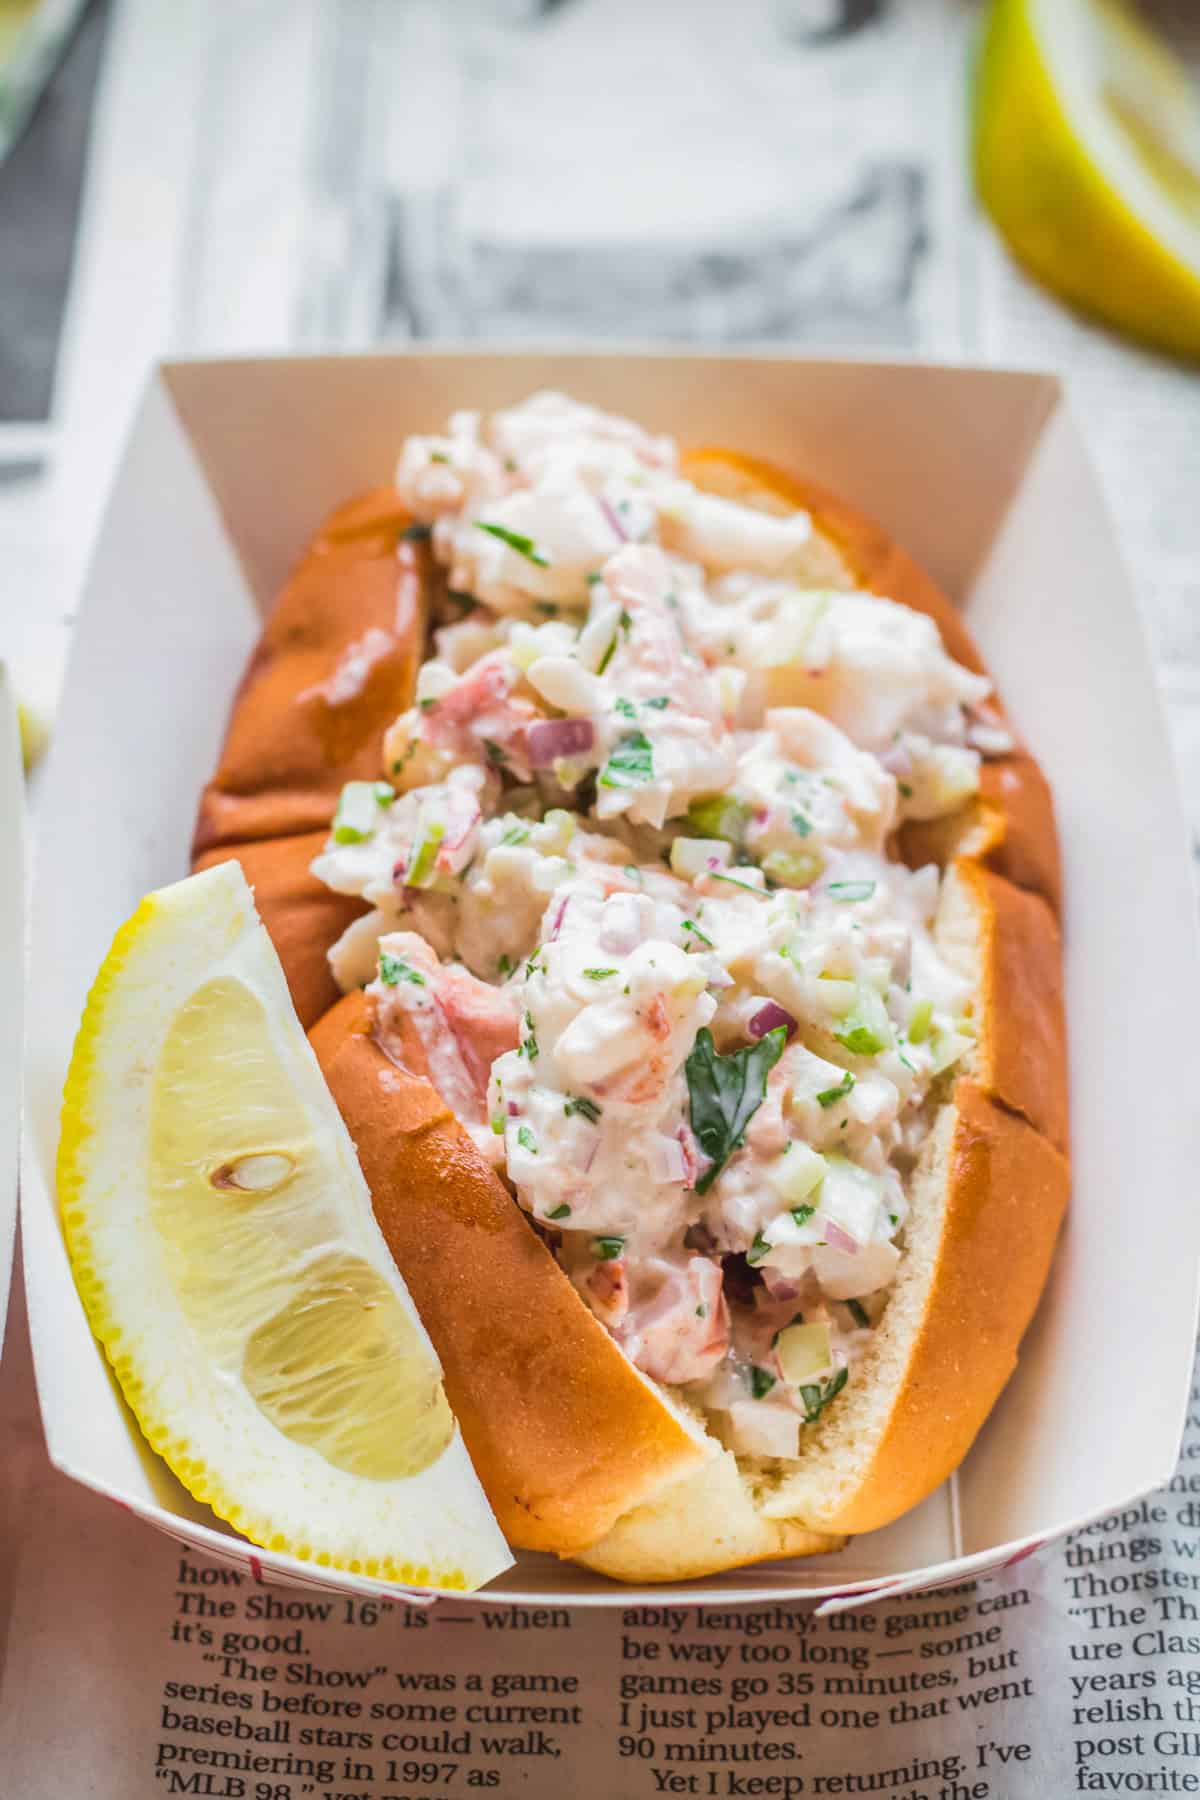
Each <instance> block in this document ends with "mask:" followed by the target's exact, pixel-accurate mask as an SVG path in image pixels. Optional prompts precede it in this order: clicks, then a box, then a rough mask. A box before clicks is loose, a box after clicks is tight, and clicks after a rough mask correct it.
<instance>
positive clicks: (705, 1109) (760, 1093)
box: [684, 1025, 787, 1194]
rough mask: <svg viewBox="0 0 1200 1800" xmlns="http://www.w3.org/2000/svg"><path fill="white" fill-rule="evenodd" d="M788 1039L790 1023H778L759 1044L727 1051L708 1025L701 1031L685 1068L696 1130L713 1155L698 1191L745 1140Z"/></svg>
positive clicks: (708, 1184)
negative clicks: (721, 1050) (720, 1048)
mask: <svg viewBox="0 0 1200 1800" xmlns="http://www.w3.org/2000/svg"><path fill="white" fill-rule="evenodd" d="M786 1042H787V1032H786V1030H785V1028H784V1027H783V1026H782V1025H777V1026H776V1027H775V1029H774V1031H768V1032H767V1034H766V1036H765V1037H762V1038H760V1039H759V1041H758V1043H757V1044H748V1045H746V1046H745V1048H744V1049H741V1050H733V1051H731V1052H730V1054H729V1055H728V1056H721V1055H720V1054H719V1052H718V1051H717V1048H716V1045H715V1044H714V1043H713V1035H712V1032H711V1031H709V1030H708V1028H707V1026H703V1027H701V1029H700V1030H699V1031H698V1032H697V1033H696V1042H695V1044H694V1045H693V1046H692V1049H691V1051H690V1052H689V1054H688V1058H687V1061H686V1062H685V1064H684V1069H685V1072H686V1075H687V1084H688V1100H689V1107H690V1114H691V1122H692V1130H693V1131H694V1132H695V1134H696V1138H697V1141H698V1142H699V1145H700V1148H701V1149H702V1150H703V1152H704V1154H705V1156H707V1157H708V1158H709V1159H710V1160H709V1167H708V1168H707V1169H706V1170H705V1172H704V1174H703V1175H701V1177H700V1178H699V1180H698V1181H697V1182H696V1184H695V1186H696V1192H697V1193H698V1194H705V1193H707V1192H708V1190H709V1188H710V1187H711V1186H712V1184H713V1182H714V1181H715V1180H716V1178H717V1176H718V1175H719V1174H720V1173H721V1170H722V1169H723V1168H724V1167H725V1164H726V1163H727V1162H728V1161H729V1158H730V1157H731V1156H732V1155H733V1153H734V1151H735V1150H737V1149H739V1148H740V1147H741V1145H742V1143H743V1142H744V1141H745V1136H746V1127H747V1125H749V1123H750V1121H751V1119H752V1118H753V1117H754V1115H755V1113H756V1112H757V1111H758V1109H759V1107H760V1106H761V1105H762V1103H763V1101H764V1100H765V1099H766V1095H767V1076H768V1075H769V1074H770V1072H771V1070H772V1069H773V1068H774V1067H775V1064H776V1063H777V1062H778V1061H779V1058H780V1057H781V1056H782V1055H783V1047H784V1044H785V1043H786Z"/></svg>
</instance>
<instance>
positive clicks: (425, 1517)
mask: <svg viewBox="0 0 1200 1800" xmlns="http://www.w3.org/2000/svg"><path fill="white" fill-rule="evenodd" d="M58 1193H59V1204H60V1207H61V1210H62V1218H63V1226H64V1230H65V1233H66V1239H67V1246H68V1250H69V1253H70V1257H71V1262H72V1266H73V1269H74V1273H75V1280H76V1284H77V1286H78V1288H79V1292H80V1295H81V1296H82V1298H83V1301H84V1304H85V1306H86V1307H87V1310H88V1314H89V1316H90V1319H91V1323H92V1328H93V1330H94V1331H95V1333H96V1335H97V1337H98V1338H99V1339H100V1341H101V1343H102V1344H103V1345H104V1348H105V1350H106V1352H107V1354H108V1358H109V1361H110V1362H111V1364H112V1366H113V1368H114V1370H115V1371H116V1375H117V1378H118V1380H119V1381H120V1384H121V1387H122V1389H123V1391H124V1394H125V1398H126V1400H127V1401H128V1402H129V1405H130V1406H131V1408H132V1409H133V1411H134V1413H135V1414H136V1415H137V1418H138V1421H139V1423H140V1424H141V1427H142V1430H143V1432H144V1433H145V1435H146V1437H147V1438H148V1440H149V1442H150V1443H151V1444H152V1445H153V1447H154V1448H155V1449H156V1450H157V1451H159V1452H160V1454H161V1455H162V1456H163V1457H164V1458H165V1460H166V1461H167V1463H169V1465H170V1466H171V1468H172V1469H173V1470H174V1472H175V1474H176V1475H177V1476H178V1477H179V1479H180V1481H181V1482H182V1483H183V1484H184V1486H185V1487H186V1488H187V1489H188V1490H189V1492H191V1493H192V1494H194V1495H195V1496H196V1498H197V1499H199V1500H203V1501H206V1502H207V1503H208V1505H209V1506H211V1507H212V1508H213V1509H214V1511H215V1512H217V1513H219V1514H220V1515H221V1517H222V1518H225V1519H228V1520H229V1521H230V1522H231V1523H232V1524H233V1525H236V1526H237V1528H238V1529H239V1530H240V1531H242V1532H244V1533H245V1535H246V1536H247V1537H248V1538H250V1539H252V1540H253V1541H254V1542H255V1543H258V1544H262V1545H264V1546H266V1547H267V1548H270V1549H273V1550H282V1551H286V1552H289V1553H291V1554H292V1555H294V1556H297V1557H300V1558H302V1559H304V1560H311V1561H313V1562H315V1563H319V1564H322V1565H325V1566H329V1567H333V1568H339V1569H349V1570H353V1571H356V1572H361V1573H363V1574H366V1575H371V1576H377V1577H380V1578H383V1579H386V1580H393V1581H404V1582H408V1583H412V1584H416V1585H420V1586H432V1587H444V1588H452V1589H459V1590H462V1589H470V1588H474V1587H478V1586H479V1585H480V1584H481V1583H482V1582H484V1581H487V1580H489V1579H490V1578H491V1577H492V1576H493V1575H496V1574H498V1573H499V1572H500V1571H501V1570H502V1569H504V1568H506V1567H507V1566H508V1565H509V1563H510V1562H511V1560H512V1559H511V1557H510V1555H509V1553H508V1550H507V1547H506V1545H505V1543H504V1540H503V1538H502V1537H501V1535H500V1532H499V1528H498V1527H497V1525H496V1523H495V1520H494V1518H493V1517H492V1514H491V1510H490V1508H489V1507H488V1504H487V1501H486V1499H485V1498H484V1495H483V1492H482V1489H481V1488H480V1486H479V1483H478V1481H477V1479H476V1476H475V1473H474V1470H473V1469H472V1467H471V1463H470V1460H469V1458H468V1456H467V1452H466V1449H465V1448H464V1445H463V1442H462V1438H461V1436H460V1434H459V1432H458V1429H457V1426H456V1424H455V1421H454V1418H453V1415H452V1414H451V1412H450V1408H449V1405H448V1404H447V1401H446V1396H445V1393H444V1392H443V1389H442V1380H441V1371H440V1369H439V1366H438V1363H437V1359H436V1357H435V1355H434V1352H433V1349H432V1347H431V1345H430V1343H429V1340H428V1338H427V1337H426V1335H425V1332H424V1329H423V1327H422V1326H421V1323H420V1320H419V1319H418V1317H417V1313H416V1310H415V1308H414V1306H413V1303H412V1301H411V1299H410V1298H409V1295H408V1292H407V1290H406V1288H405V1286H404V1283H403V1282H402V1280H401V1279H400V1276H399V1275H398V1273H397V1271H396V1269H395V1266H394V1264H393V1263H392V1259H391V1256H390V1254H389V1252H388V1249H387V1246H386V1244H385V1243H384V1240H383V1237H382V1235H381V1234H380V1231H379V1228H378V1226H377V1225H376V1223H375V1218H374V1214H373V1213H372V1210H371V1201H370V1195H369V1193H368V1191H367V1187H366V1183H365V1182H364V1180H363V1176H362V1172H361V1170H360V1169H359V1166H358V1161H357V1158H356V1156H355V1153H354V1147H353V1144H352V1143H351V1141H350V1137H349V1134H348V1133H347V1131H346V1128H345V1126H344V1124H343V1123H342V1119H341V1116H340V1114H339V1113H338V1111H337V1108H336V1107H335V1105H334V1102H333V1100H332V1098H331V1096H330V1094H329V1092H328V1089H327V1088H326V1086H325V1082H324V1079H323V1078H322V1075H321V1072H320V1069H319V1068H318V1066H317V1062H316V1058H315V1057H314V1056H313V1053H312V1050H311V1048H310V1046H309V1044H308V1040H307V1039H306V1037H305V1035H304V1032H303V1030H302V1029H301V1026H300V1023H299V1021H298V1019H297V1018H296V1015H295V1012H294V1011H293V1009H292V1003H291V999H290V997H289V995H288V991H287V986H286V983H285V981H284V977H283V971H282V969H281V968H280V966H279V960H278V958H277V956H276V954H275V951H274V948H273V947H272V945H271V942H270V939H269V938H268V936H267V934H266V931H265V930H264V928H263V926H262V924H261V923H260V921H259V919H258V915H257V913H256V912H255V910H254V903H253V899H252V897H251V893H250V889H249V888H248V887H247V885H246V881H245V878H244V877H243V875H242V871H241V868H240V867H239V865H238V864H236V863H224V864H222V865H220V866H219V867H217V868H215V869H211V870H208V871H206V872H205V873H204V874H202V875H194V876H192V877H191V879H190V880H187V881H181V882H179V883H178V884H177V885H176V886H174V887H168V888H163V889H160V890H159V891H158V892H157V893H153V894H150V895H148V897H147V898H146V899H145V900H144V901H143V902H142V904H141V906H139V908H138V910H137V911H136V912H135V913H134V915H133V917H132V918H131V919H130V920H129V922H128V923H127V924H126V925H124V926H123V927H122V928H121V930H120V931H119V932H118V933H117V936H116V938H115V939H114V942H113V945H112V949H111V950H110V951H109V954H108V956H107V958H106V960H105V962H104V965H103V967H102V968H101V970H100V973H99V976H98V977H97V979H96V983H95V985H94V987H93V988H92V992H91V994H90V996H89V998H88V1003H87V1008H86V1011H85V1013H84V1017H83V1022H82V1024H81V1026H80V1030H79V1035H78V1038H77V1039H76V1043H75V1051H74V1055H73V1057H72V1060H71V1067H70V1071H69V1074H68V1076H67V1083H66V1091H65V1095H64V1101H63V1113H62V1135H61V1139H60V1143H59V1154H58Z"/></svg>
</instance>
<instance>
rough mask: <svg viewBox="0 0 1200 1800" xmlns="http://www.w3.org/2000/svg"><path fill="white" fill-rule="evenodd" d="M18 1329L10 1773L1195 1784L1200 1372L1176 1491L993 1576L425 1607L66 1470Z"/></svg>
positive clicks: (9, 1454)
mask: <svg viewBox="0 0 1200 1800" xmlns="http://www.w3.org/2000/svg"><path fill="white" fill-rule="evenodd" d="M23 1333H24V1320H23V1311H22V1308H21V1307H20V1305H19V1303H14V1317H13V1320H12V1324H11V1329H10V1340H9V1345H8V1350H7V1354H6V1357H5V1361H4V1364H3V1366H2V1370H0V1468H2V1469H3V1470H4V1478H3V1480H2V1481H0V1533H2V1535H0V1544H2V1545H3V1550H2V1551H0V1630H2V1629H3V1627H4V1625H5V1623H6V1624H7V1633H6V1639H7V1658H6V1662H5V1664H4V1665H3V1666H2V1667H0V1684H2V1693H3V1705H2V1707H0V1771H3V1772H4V1779H3V1784H2V1785H3V1791H4V1793H5V1795H6V1797H10V1800H50V1797H51V1796H54V1797H55V1800H58V1797H60V1796H62V1797H64V1800H65V1797H67V1796H70V1800H84V1796H88V1797H93V1796H94V1797H95V1800H150V1796H152V1795H154V1796H156V1795H163V1794H201V1795H219V1796H224V1797H227V1800H302V1797H303V1796H309V1795H311V1796H314V1797H315V1800H351V1797H353V1800H466V1797H468V1796H470V1795H471V1794H472V1793H474V1792H485V1791H490V1792H491V1793H493V1794H496V1795H497V1796H499V1797H500V1800H508V1797H509V1796H514V1797H515V1796H522V1797H524V1796H528V1800H562V1797H563V1796H565V1795H571V1796H572V1797H573V1800H643V1796H645V1797H646V1800H649V1797H650V1796H653V1795H659V1794H692V1795H697V1796H705V1797H714V1796H722V1797H724V1796H729V1797H731V1800H732V1797H733V1796H737V1795H777V1796H780V1797H781V1800H785V1797H786V1800H790V1797H791V1796H798V1795H804V1796H815V1795H855V1794H885V1795H891V1796H893V1797H897V1800H1033V1797H1034V1796H1038V1797H1039V1800H1049V1797H1051V1796H1053V1797H1056V1800H1057V1797H1059V1796H1063V1797H1065V1796H1066V1795H1068V1794H1075V1793H1081V1794H1087V1793H1097V1794H1100V1793H1103V1794H1194V1793H1200V1388H1196V1389H1194V1390H1193V1401H1194V1406H1193V1410H1192V1414H1191V1418H1190V1421H1189V1427H1188V1436H1187V1439H1186V1442H1185V1444H1184V1449H1183V1455H1182V1458H1181V1460H1180V1464H1179V1469H1178V1473H1177V1474H1176V1475H1175V1477H1174V1478H1173V1480H1172V1481H1171V1483H1170V1485H1169V1486H1168V1488H1167V1489H1166V1490H1164V1491H1163V1492H1162V1493H1160V1494H1156V1495H1154V1496H1153V1497H1152V1498H1150V1499H1147V1500H1142V1501H1139V1502H1137V1503H1136V1504H1134V1505H1132V1506H1130V1507H1129V1508H1127V1509H1126V1510H1125V1511H1124V1512H1122V1513H1121V1514H1119V1515H1116V1516H1114V1517H1112V1518H1110V1519H1105V1520H1102V1521H1101V1522H1100V1523H1098V1524H1095V1525H1091V1526H1089V1527H1087V1528H1086V1529H1085V1530H1084V1531H1081V1532H1079V1533H1077V1534H1075V1535H1074V1536H1073V1537H1071V1538H1070V1539H1068V1540H1067V1541H1066V1542H1064V1543H1060V1544H1055V1545H1053V1546H1048V1547H1046V1548H1045V1549H1043V1550H1042V1551H1040V1552H1039V1553H1038V1554H1036V1555H1035V1556H1032V1557H1027V1558H1025V1559H1024V1560H1023V1561H1021V1562H1020V1563H1019V1564H1018V1565H1017V1566H1015V1567H1013V1568H1010V1569H1008V1570H1007V1571H1005V1572H1004V1573H1003V1574H1001V1575H999V1576H997V1577H995V1578H992V1579H988V1580H983V1581H971V1582H963V1583H959V1584H956V1585H954V1586H951V1587H945V1588H942V1589H940V1590H939V1591H937V1592H931V1593H925V1594H917V1595H912V1594H910V1595H906V1596H905V1597H904V1598H903V1599H901V1600H892V1601H881V1602H878V1603H877V1604H875V1605H873V1606H869V1607H864V1608H860V1609H853V1610H848V1611H844V1612H840V1613H836V1614H833V1615H832V1616H828V1617H819V1616H817V1615H816V1614H815V1613H814V1611H813V1609H812V1607H811V1606H804V1605H796V1604H790V1603H789V1604H787V1605H780V1604H770V1605H763V1606H757V1607H750V1608H741V1607H727V1606H707V1607H693V1606H685V1605H681V1604H679V1601H678V1597H677V1596H676V1597H674V1598H673V1597H672V1592H671V1590H670V1588H664V1589H663V1590H662V1593H661V1598H658V1597H656V1599H655V1601H654V1603H653V1604H649V1605H647V1604H637V1605H625V1604H622V1603H621V1599H620V1596H619V1594H617V1595H616V1596H615V1603H614V1604H613V1605H612V1606H607V1607H602V1608H597V1607H587V1608H584V1607H578V1608H569V1607H566V1606H557V1605H554V1604H550V1603H543V1604H539V1605H537V1606H519V1605H514V1604H511V1603H505V1604H490V1605H485V1604H470V1603H465V1602H457V1601H449V1600H445V1601H442V1600H439V1601H437V1602H436V1603H435V1604H434V1605H433V1606H432V1607H431V1608H423V1607H417V1606H412V1605H410V1604H408V1603H406V1602H405V1601H402V1600H399V1599H397V1600H395V1601H390V1600H371V1599H362V1598H352V1597H349V1596H345V1595H339V1594H334V1593H330V1592H328V1591H327V1590H322V1589H318V1588H316V1587H305V1588H286V1587H277V1586H274V1585H266V1584H264V1583H263V1582H262V1581H261V1580H256V1579H255V1578H254V1575H253V1573H252V1574H251V1575H250V1576H247V1575H246V1574H245V1573H244V1572H242V1571H241V1570H239V1569H234V1568H230V1567H227V1566H225V1565H224V1564H223V1563H219V1562H213V1561H209V1560H207V1559H205V1558H204V1557H203V1556H200V1555H198V1554H197V1553H196V1552H195V1551H194V1550H191V1549H189V1548H187V1547H186V1546H183V1545H180V1544H178V1543H175V1542H174V1541H172V1540H171V1539H169V1538H168V1537H166V1536H163V1535H159V1534H158V1533H157V1532H155V1531H153V1530H151V1529H150V1528H149V1527H148V1526H146V1525H145V1524H144V1523H142V1522H141V1521H140V1520H138V1519H135V1518H134V1517H132V1516H131V1515H128V1514H126V1513H124V1512H123V1511H122V1510H120V1509H119V1508H118V1507H116V1506H114V1505H112V1504H106V1503H105V1502H104V1501H103V1500H101V1499H100V1498H98V1497H97V1496H96V1495H94V1494H91V1493H88V1492H86V1491H85V1490H84V1489H82V1488H79V1487H76V1486H74V1485H73V1484H72V1483H71V1482H70V1481H68V1480H67V1479H66V1478H65V1477H64V1476H62V1475H60V1474H58V1473H57V1472H56V1471H54V1470H53V1469H51V1467H50V1465H49V1463H48V1462H47V1460H46V1455H45V1451H44V1448H43V1447H42V1444H41V1440H40V1435H39V1431H38V1425H37V1419H36V1413H35V1403H34V1396H33V1389H32V1381H31V1375H30V1369H29V1362H28V1347H27V1343H26V1341H25V1338H24V1335H23ZM5 1615H7V1618H6V1617H5Z"/></svg>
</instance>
